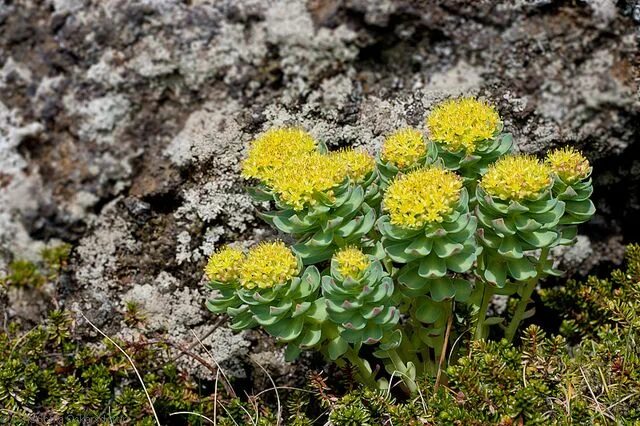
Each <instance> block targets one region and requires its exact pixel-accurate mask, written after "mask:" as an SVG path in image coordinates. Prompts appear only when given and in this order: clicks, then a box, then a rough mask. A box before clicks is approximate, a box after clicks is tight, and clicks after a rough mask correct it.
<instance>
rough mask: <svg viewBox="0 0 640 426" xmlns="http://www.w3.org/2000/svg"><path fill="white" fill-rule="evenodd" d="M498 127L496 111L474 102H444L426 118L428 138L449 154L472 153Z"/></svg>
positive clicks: (452, 100) (484, 104)
mask: <svg viewBox="0 0 640 426" xmlns="http://www.w3.org/2000/svg"><path fill="white" fill-rule="evenodd" d="M499 127H500V116H499V115H498V112H497V111H496V109H495V108H494V107H493V106H491V105H489V104H487V103H486V102H483V101H479V100H477V99H474V98H460V99H450V100H447V101H445V102H443V103H441V104H439V105H437V106H436V107H435V108H434V109H433V111H431V114H429V116H428V117H427V128H428V129H429V136H430V138H431V139H432V140H434V141H436V142H438V143H441V144H443V145H445V146H446V148H447V149H448V150H449V151H451V152H459V151H465V152H466V153H472V152H473V151H475V149H476V146H477V144H478V142H481V141H483V140H486V139H490V138H492V137H493V135H494V134H495V133H496V132H497V131H498V129H499Z"/></svg>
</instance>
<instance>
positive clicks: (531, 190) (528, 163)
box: [480, 155, 553, 201]
mask: <svg viewBox="0 0 640 426" xmlns="http://www.w3.org/2000/svg"><path fill="white" fill-rule="evenodd" d="M552 183H553V178H552V175H551V169H550V168H549V166H547V165H546V164H544V163H543V162H541V161H540V160H538V159H537V158H536V157H534V156H532V155H510V156H507V157H502V158H501V159H499V160H498V161H496V162H495V163H493V164H492V165H491V166H490V167H489V170H488V171H487V173H486V174H485V175H484V176H482V180H481V182H480V186H482V188H484V190H485V191H487V193H488V194H489V195H491V196H493V197H497V198H500V199H501V200H505V201H522V200H529V199H534V198H536V197H537V196H539V195H540V194H541V193H542V192H544V191H545V190H547V189H549V188H550V187H551V184H552Z"/></svg>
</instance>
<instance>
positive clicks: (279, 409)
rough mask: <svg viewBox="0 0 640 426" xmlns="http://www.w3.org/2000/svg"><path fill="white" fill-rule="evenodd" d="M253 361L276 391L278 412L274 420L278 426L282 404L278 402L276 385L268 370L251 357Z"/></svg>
mask: <svg viewBox="0 0 640 426" xmlns="http://www.w3.org/2000/svg"><path fill="white" fill-rule="evenodd" d="M252 361H253V362H255V363H256V365H257V366H258V367H260V369H261V370H262V371H264V374H266V375H267V377H268V378H269V381H270V382H271V385H272V386H273V389H274V391H275V393H276V402H277V404H278V413H277V419H278V420H277V422H276V426H280V421H281V417H282V406H281V404H280V394H279V393H278V387H277V386H276V382H275V381H274V380H273V377H271V374H269V372H268V371H267V369H266V368H264V367H263V366H262V365H261V364H260V363H259V362H257V361H256V360H255V359H252Z"/></svg>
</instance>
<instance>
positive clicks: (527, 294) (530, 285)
mask: <svg viewBox="0 0 640 426" xmlns="http://www.w3.org/2000/svg"><path fill="white" fill-rule="evenodd" d="M548 255H549V248H548V247H545V248H543V249H542V250H541V252H540V259H539V260H538V266H537V271H536V276H535V277H534V278H532V279H530V280H529V281H528V282H527V284H526V286H525V288H524V291H523V292H522V297H521V298H520V300H519V301H518V304H517V305H516V310H515V312H514V313H513V317H512V318H511V322H509V326H508V327H507V330H506V331H505V333H504V337H505V339H507V340H508V341H510V342H511V341H513V338H514V337H515V335H516V331H517V330H518V326H519V325H520V323H521V322H522V316H523V315H524V313H525V311H526V309H527V305H528V304H529V299H530V298H531V295H532V294H533V290H535V288H536V285H537V284H538V279H539V278H540V274H541V272H542V271H541V269H542V268H541V266H540V265H541V263H542V262H543V261H545V260H547V256H548Z"/></svg>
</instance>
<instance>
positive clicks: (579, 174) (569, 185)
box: [546, 148, 596, 243]
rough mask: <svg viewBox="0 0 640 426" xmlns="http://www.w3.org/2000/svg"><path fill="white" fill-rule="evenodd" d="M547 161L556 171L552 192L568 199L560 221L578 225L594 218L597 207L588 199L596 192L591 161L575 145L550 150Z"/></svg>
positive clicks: (557, 196) (559, 197)
mask: <svg viewBox="0 0 640 426" xmlns="http://www.w3.org/2000/svg"><path fill="white" fill-rule="evenodd" d="M546 163H547V164H548V165H549V167H551V169H552V171H553V175H554V181H553V187H552V191H553V195H554V196H555V197H556V198H558V199H559V200H562V201H564V203H565V212H564V216H563V217H562V218H561V219H560V225H579V224H581V223H584V222H586V221H588V220H589V219H591V216H593V214H594V213H595V211H596V209H595V206H594V205H593V202H592V201H591V200H590V199H589V198H590V197H591V194H592V193H593V186H592V184H591V172H592V170H593V168H592V167H591V165H590V164H589V161H588V160H587V159H586V158H585V157H584V156H583V155H582V154H581V153H580V152H578V151H576V150H575V149H573V148H561V149H556V150H553V151H551V152H550V153H549V154H548V155H547V158H546ZM568 228H571V229H574V230H575V227H568ZM570 242H571V241H569V243H570Z"/></svg>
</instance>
